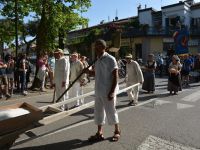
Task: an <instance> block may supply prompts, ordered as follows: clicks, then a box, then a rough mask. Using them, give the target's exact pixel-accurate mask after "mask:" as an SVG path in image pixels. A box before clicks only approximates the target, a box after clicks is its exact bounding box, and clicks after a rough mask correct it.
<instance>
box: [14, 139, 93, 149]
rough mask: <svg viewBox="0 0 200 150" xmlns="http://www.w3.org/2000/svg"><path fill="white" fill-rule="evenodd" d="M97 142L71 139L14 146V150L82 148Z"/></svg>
mask: <svg viewBox="0 0 200 150" xmlns="http://www.w3.org/2000/svg"><path fill="white" fill-rule="evenodd" d="M92 144H95V143H90V142H88V141H87V140H85V141H84V140H80V139H73V140H69V141H64V142H59V143H52V144H47V145H40V146H35V147H34V146H33V147H25V148H13V149H12V150H56V149H57V150H74V149H78V148H82V147H85V146H89V145H92Z"/></svg>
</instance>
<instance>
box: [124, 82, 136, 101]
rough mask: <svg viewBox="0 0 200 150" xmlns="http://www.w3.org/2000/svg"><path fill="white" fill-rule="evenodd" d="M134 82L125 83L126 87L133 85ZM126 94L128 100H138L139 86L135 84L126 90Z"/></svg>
mask: <svg viewBox="0 0 200 150" xmlns="http://www.w3.org/2000/svg"><path fill="white" fill-rule="evenodd" d="M134 84H135V83H126V87H129V86H131V85H134ZM127 94H128V97H129V100H130V101H133V102H134V103H137V102H138V95H139V86H135V87H133V88H132V89H129V90H127Z"/></svg>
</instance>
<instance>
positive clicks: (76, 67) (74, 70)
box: [70, 60, 84, 82]
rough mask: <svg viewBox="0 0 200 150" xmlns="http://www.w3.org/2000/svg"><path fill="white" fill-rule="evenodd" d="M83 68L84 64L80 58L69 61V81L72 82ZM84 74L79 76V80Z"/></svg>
mask: <svg viewBox="0 0 200 150" xmlns="http://www.w3.org/2000/svg"><path fill="white" fill-rule="evenodd" d="M83 69H84V66H83V64H82V62H81V61H80V60H77V61H74V62H72V63H71V69H70V81H71V82H73V81H74V80H75V79H76V78H77V77H78V76H79V75H80V74H81V73H82V70H83ZM83 77H84V76H81V77H80V79H79V81H81V80H83Z"/></svg>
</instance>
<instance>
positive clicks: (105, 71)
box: [95, 52, 119, 97]
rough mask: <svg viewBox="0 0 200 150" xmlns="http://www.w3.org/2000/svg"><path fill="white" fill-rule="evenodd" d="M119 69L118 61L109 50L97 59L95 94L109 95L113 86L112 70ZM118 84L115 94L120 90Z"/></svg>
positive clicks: (100, 95)
mask: <svg viewBox="0 0 200 150" xmlns="http://www.w3.org/2000/svg"><path fill="white" fill-rule="evenodd" d="M115 69H118V66H117V61H116V60H115V58H114V57H113V56H111V55H109V54H108V53H107V52H104V54H103V56H101V57H100V58H98V59H97V61H96V63H95V95H96V96H99V97H107V96H108V93H109V92H110V90H111V87H112V80H113V75H112V72H113V71H114V70H115ZM118 89H119V87H118V84H117V86H116V89H115V94H117V92H118Z"/></svg>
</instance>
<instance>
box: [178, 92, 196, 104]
mask: <svg viewBox="0 0 200 150" xmlns="http://www.w3.org/2000/svg"><path fill="white" fill-rule="evenodd" d="M181 100H183V101H186V102H196V101H198V100H200V92H199V91H197V92H194V93H192V94H190V95H188V96H186V97H184V98H182V99H181Z"/></svg>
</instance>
